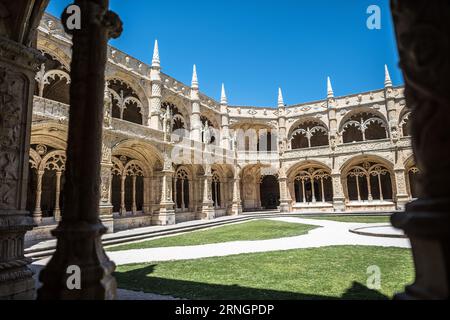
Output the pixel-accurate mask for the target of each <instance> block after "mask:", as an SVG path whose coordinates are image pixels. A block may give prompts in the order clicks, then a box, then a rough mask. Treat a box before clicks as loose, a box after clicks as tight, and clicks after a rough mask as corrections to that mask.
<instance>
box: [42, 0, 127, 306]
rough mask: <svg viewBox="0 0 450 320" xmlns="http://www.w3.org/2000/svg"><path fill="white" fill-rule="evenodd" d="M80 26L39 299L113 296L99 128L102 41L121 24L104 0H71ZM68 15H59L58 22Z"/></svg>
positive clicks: (75, 35) (104, 51)
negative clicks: (74, 285)
mask: <svg viewBox="0 0 450 320" xmlns="http://www.w3.org/2000/svg"><path fill="white" fill-rule="evenodd" d="M74 4H75V5H78V6H79V7H80V9H81V11H80V12H81V29H79V30H77V29H75V30H66V31H67V32H68V33H71V34H72V35H73V38H72V41H73V47H72V64H71V68H70V69H71V79H72V83H71V87H70V101H71V108H70V113H69V135H68V143H67V162H66V187H65V190H66V196H65V199H64V200H65V203H64V204H65V205H64V208H65V210H64V213H63V215H62V220H61V222H60V223H59V225H58V227H57V228H56V230H54V231H53V235H54V236H55V237H56V238H57V240H58V242H57V248H56V251H55V253H54V254H53V257H52V259H51V260H50V262H49V263H48V264H47V266H46V267H45V268H44V269H43V270H42V271H41V274H40V280H41V282H42V287H41V288H40V289H39V291H38V298H39V299H77V300H80V299H114V298H115V295H116V281H115V279H114V278H113V276H112V272H113V271H114V269H115V265H114V263H113V262H112V261H110V260H109V258H108V257H107V255H106V254H105V251H104V250H103V246H102V243H101V236H102V235H103V234H104V233H105V232H106V228H105V226H104V225H103V224H102V223H101V221H100V218H99V202H100V199H101V197H100V196H101V195H100V190H101V176H100V173H101V165H100V163H101V159H102V130H103V120H104V119H103V117H104V105H103V103H104V101H103V100H104V86H105V66H106V61H107V42H108V39H109V38H110V37H118V36H119V35H120V33H121V31H122V24H121V22H120V19H119V17H118V16H117V15H115V14H114V13H113V12H111V11H108V4H109V1H108V0H75V3H74ZM68 18H69V17H68V16H67V15H63V17H62V22H63V25H64V26H67V24H66V22H67V19H68ZM73 266H76V267H77V268H78V270H79V271H80V273H79V275H80V281H81V288H80V289H79V290H70V289H69V288H68V287H67V280H68V277H69V276H70V275H71V273H70V272H69V273H68V270H70V267H73Z"/></svg>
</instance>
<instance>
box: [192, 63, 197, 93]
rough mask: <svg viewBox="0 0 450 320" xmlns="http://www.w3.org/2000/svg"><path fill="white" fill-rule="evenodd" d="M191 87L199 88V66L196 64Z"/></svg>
mask: <svg viewBox="0 0 450 320" xmlns="http://www.w3.org/2000/svg"><path fill="white" fill-rule="evenodd" d="M191 87H192V88H194V89H198V77H197V67H196V66H195V64H194V68H193V70H192V83H191Z"/></svg>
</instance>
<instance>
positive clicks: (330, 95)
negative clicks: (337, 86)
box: [327, 77, 334, 99]
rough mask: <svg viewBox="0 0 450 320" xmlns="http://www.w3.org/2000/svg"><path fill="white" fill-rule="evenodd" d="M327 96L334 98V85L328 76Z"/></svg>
mask: <svg viewBox="0 0 450 320" xmlns="http://www.w3.org/2000/svg"><path fill="white" fill-rule="evenodd" d="M327 98H328V99H330V98H334V92H333V87H332V86H331V80H330V77H327Z"/></svg>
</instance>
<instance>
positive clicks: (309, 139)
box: [291, 121, 328, 149]
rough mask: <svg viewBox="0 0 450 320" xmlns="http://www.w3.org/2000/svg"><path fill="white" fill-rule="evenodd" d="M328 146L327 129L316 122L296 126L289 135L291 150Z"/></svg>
mask: <svg viewBox="0 0 450 320" xmlns="http://www.w3.org/2000/svg"><path fill="white" fill-rule="evenodd" d="M326 145H328V130H327V128H326V127H325V126H324V125H322V124H320V123H319V122H316V121H307V122H303V123H301V124H300V125H298V126H297V127H296V128H295V129H294V131H293V132H292V134H291V148H292V149H304V148H311V147H320V146H326Z"/></svg>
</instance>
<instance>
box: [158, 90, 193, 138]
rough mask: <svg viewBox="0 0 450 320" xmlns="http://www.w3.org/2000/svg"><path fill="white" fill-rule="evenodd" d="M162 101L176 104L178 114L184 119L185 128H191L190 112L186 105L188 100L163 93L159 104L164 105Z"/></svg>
mask: <svg viewBox="0 0 450 320" xmlns="http://www.w3.org/2000/svg"><path fill="white" fill-rule="evenodd" d="M164 103H170V104H173V105H174V106H176V108H177V109H178V111H179V114H180V115H181V116H182V117H183V119H184V121H185V129H186V130H189V129H190V128H191V112H190V110H189V107H188V102H187V101H186V100H185V99H184V98H181V97H178V96H176V95H173V94H168V95H164V97H163V100H162V103H161V105H164Z"/></svg>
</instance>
